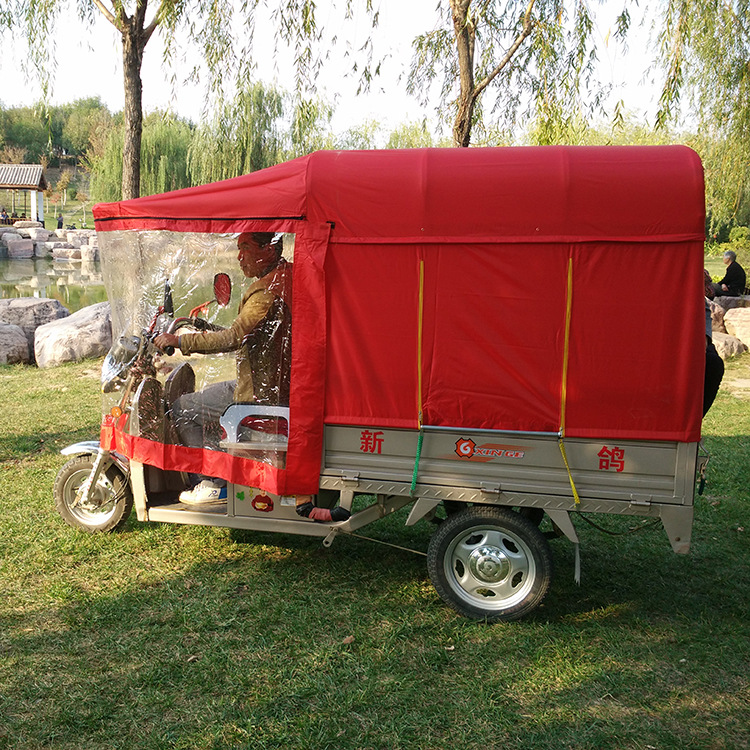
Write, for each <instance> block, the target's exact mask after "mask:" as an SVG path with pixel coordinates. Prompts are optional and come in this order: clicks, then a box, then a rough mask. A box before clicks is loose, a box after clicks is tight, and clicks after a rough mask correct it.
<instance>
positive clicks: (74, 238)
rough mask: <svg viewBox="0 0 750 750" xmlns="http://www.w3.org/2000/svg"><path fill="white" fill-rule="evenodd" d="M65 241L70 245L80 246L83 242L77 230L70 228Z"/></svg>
mask: <svg viewBox="0 0 750 750" xmlns="http://www.w3.org/2000/svg"><path fill="white" fill-rule="evenodd" d="M67 242H68V244H69V245H70V246H71V247H80V246H81V245H82V244H83V242H84V241H83V237H81V235H80V234H78V232H74V231H73V230H71V231H70V232H68V236H67Z"/></svg>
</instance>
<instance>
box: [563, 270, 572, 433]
mask: <svg viewBox="0 0 750 750" xmlns="http://www.w3.org/2000/svg"><path fill="white" fill-rule="evenodd" d="M572 310H573V258H568V290H567V293H566V298H565V339H564V342H563V368H562V385H561V387H560V435H561V436H562V437H565V410H566V408H567V401H568V358H569V356H570V319H571V317H572Z"/></svg>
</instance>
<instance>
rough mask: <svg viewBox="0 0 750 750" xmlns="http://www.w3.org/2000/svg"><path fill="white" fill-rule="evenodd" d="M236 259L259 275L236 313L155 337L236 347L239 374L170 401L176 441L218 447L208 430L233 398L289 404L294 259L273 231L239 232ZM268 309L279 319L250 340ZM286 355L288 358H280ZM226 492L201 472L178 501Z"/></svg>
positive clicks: (198, 347)
mask: <svg viewBox="0 0 750 750" xmlns="http://www.w3.org/2000/svg"><path fill="white" fill-rule="evenodd" d="M237 248H238V251H239V252H238V254H237V260H238V261H239V264H240V268H241V269H242V272H243V273H244V274H245V276H246V277H247V278H255V279H257V280H256V281H255V282H253V283H252V284H251V285H250V287H249V288H248V289H247V291H246V292H245V293H244V295H243V296H242V302H241V303H240V310H239V315H238V316H237V318H236V319H235V320H234V322H233V323H232V325H231V326H230V327H229V328H227V329H224V330H220V331H205V332H201V333H182V334H180V335H179V336H177V335H175V334H172V333H162V334H160V335H159V336H157V337H156V339H155V340H154V343H155V344H156V346H157V347H159V348H160V349H165V348H166V347H170V346H171V347H175V348H178V349H180V351H181V352H182V353H183V354H193V353H201V354H209V353H216V352H229V351H236V352H237V379H236V380H231V381H225V382H221V383H214V384H213V385H209V386H207V387H206V388H204V389H203V390H202V391H198V392H197V393H186V394H184V395H183V396H181V397H180V398H179V399H177V401H175V403H174V405H173V407H172V413H173V417H174V424H175V427H176V429H177V434H178V435H179V437H180V442H182V443H183V444H184V445H191V446H196V447H201V446H203V445H204V443H208V444H209V445H211V444H213V447H214V448H216V447H218V444H217V441H216V440H215V439H213V438H212V437H211V433H212V432H213V430H214V428H215V427H216V426H217V425H218V420H219V417H220V416H221V415H222V413H223V412H224V410H225V409H226V407H227V406H228V405H229V404H231V403H232V402H234V401H238V402H248V401H253V402H256V403H266V404H270V403H272V404H274V405H288V403H289V365H290V360H289V356H288V355H289V343H290V337H289V334H290V326H289V323H290V314H289V308H290V306H291V282H292V264H291V263H287V262H286V260H284V258H282V257H281V253H282V251H283V240H282V236H281V235H274V233H273V232H243V233H242V234H241V235H240V236H239V237H238V238H237ZM269 314H270V315H275V316H276V317H277V318H278V319H279V320H280V321H281V323H282V325H281V326H280V327H279V326H276V327H275V330H276V331H277V332H278V331H280V332H281V335H277V336H275V337H274V340H273V341H272V342H271V344H270V346H269V345H268V344H269V342H268V341H266V342H265V343H266V346H261V347H258V346H253V345H252V344H250V343H249V339H251V338H252V334H253V333H254V332H256V329H258V328H261V327H262V326H261V324H262V323H263V322H264V321H267V320H268V318H269ZM284 360H286V361H284ZM225 497H226V482H224V481H223V480H217V479H209V478H204V479H203V480H202V481H200V482H199V483H198V484H197V485H196V486H195V487H194V488H193V489H192V490H186V491H185V492H183V493H182V494H181V495H180V501H181V502H187V503H191V502H192V503H203V502H210V501H212V500H219V499H223V498H225Z"/></svg>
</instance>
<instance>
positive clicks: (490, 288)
mask: <svg viewBox="0 0 750 750" xmlns="http://www.w3.org/2000/svg"><path fill="white" fill-rule="evenodd" d="M703 200H704V199H703V178H702V169H701V166H700V161H699V160H698V158H697V156H696V155H695V154H694V152H692V151H690V150H689V149H686V148H682V147H623V148H610V147H607V148H593V147H592V148H570V147H548V148H521V149H456V150H453V149H445V150H442V149H434V150H433V149H422V150H410V151H389V152H318V153H315V154H311V155H310V156H307V157H303V158H301V159H297V160H294V161H292V162H288V163H286V164H280V165H278V166H276V167H271V168H269V169H266V170H262V171H260V172H257V173H254V174H250V175H246V176H244V177H240V178H236V179H234V180H228V181H225V182H221V183H216V184H214V185H209V186H203V187H200V188H191V189H188V190H182V191H176V192H174V193H166V194H163V195H157V196H149V197H145V198H139V199H136V200H132V201H123V202H120V203H112V204H101V205H99V206H96V207H95V208H94V216H95V220H96V227H97V231H98V233H99V242H100V248H101V255H102V272H103V275H104V278H105V284H106V285H107V289H108V294H109V298H110V301H111V304H112V319H113V332H114V341H115V343H114V346H113V347H112V351H111V352H110V354H109V355H108V356H107V358H106V359H105V362H104V367H103V371H102V390H103V393H104V400H105V407H104V410H103V411H104V417H103V421H102V430H101V435H100V441H99V442H98V443H97V442H90V443H79V444H76V445H73V446H70V447H69V448H66V449H65V450H64V451H63V453H65V454H66V455H69V456H71V458H70V460H69V461H68V462H67V463H66V464H65V466H63V468H62V469H61V470H60V473H59V474H58V477H57V479H56V482H55V501H56V504H57V508H58V510H59V511H60V514H61V515H62V517H63V518H64V519H65V520H66V521H67V522H68V523H70V524H72V525H74V526H76V527H79V528H82V529H84V530H87V531H112V530H114V529H116V528H119V527H121V526H122V524H123V523H124V522H125V520H126V519H127V517H128V515H129V513H130V511H131V508H132V507H133V506H134V507H135V510H136V513H137V517H138V519H139V520H141V521H160V522H169V523H184V524H205V525H210V526H224V527H231V528H242V529H251V530H260V531H272V532H279V533H290V534H303V535H309V536H316V537H320V538H322V540H323V544H324V545H326V546H330V545H331V544H332V543H333V541H334V540H335V539H336V537H337V536H339V535H341V534H352V533H354V532H355V531H357V530H358V529H360V528H362V527H363V526H365V525H366V524H369V523H372V522H374V521H377V520H379V519H381V518H383V517H385V516H387V515H389V514H391V513H392V512H394V511H396V510H398V509H400V508H403V507H404V506H408V505H410V506H411V510H410V512H409V514H408V517H407V519H406V523H407V524H415V523H418V522H424V521H436V523H435V531H434V533H433V534H432V536H431V540H430V543H429V547H428V550H427V568H428V571H429V575H430V578H431V580H432V582H433V584H434V586H435V588H436V590H437V592H438V594H439V595H440V596H441V598H442V599H443V600H444V601H445V602H446V603H447V604H449V605H450V606H452V607H453V608H455V609H456V610H457V611H459V612H460V613H462V614H464V615H466V616H469V617H473V618H477V619H485V620H488V621H496V620H512V619H517V618H519V617H522V616H525V615H527V614H529V613H530V612H531V611H532V610H534V608H535V607H537V606H538V605H539V603H540V602H541V601H542V599H543V598H544V596H545V594H546V593H547V591H548V588H549V586H550V581H551V574H552V555H551V551H550V546H549V542H548V539H547V534H545V533H543V532H542V531H541V530H540V522H541V520H542V518H544V517H545V516H546V517H548V518H549V519H550V521H551V522H552V528H553V530H554V533H556V534H558V535H560V536H564V537H566V538H567V539H568V540H570V541H571V542H573V543H574V544H575V545H576V550H577V549H578V543H579V539H578V534H577V532H576V524H575V520H576V519H577V518H579V517H580V516H581V514H594V513H608V514H618V515H630V516H643V517H651V518H654V519H658V520H660V521H661V523H662V524H663V526H664V529H665V530H666V533H667V536H668V538H669V540H670V542H671V545H672V548H673V550H674V551H675V552H678V553H686V552H687V551H688V550H689V545H690V536H691V528H692V520H693V495H694V488H695V481H696V476H697V473H698V472H700V470H701V469H702V467H703V465H704V459H702V458H701V457H699V455H698V445H699V440H700V422H701V394H702V387H703V381H702V378H703V360H704V348H705V347H704V341H703V303H702V299H701V298H702V293H701V289H702V277H703V232H704V229H703V222H704V203H703ZM242 232H274V233H277V234H278V235H279V236H283V247H284V256H285V258H286V259H287V261H288V262H289V263H290V264H291V265H293V268H294V272H293V294H290V297H289V299H287V300H286V304H288V307H289V310H290V311H291V321H292V322H291V332H290V333H289V336H290V341H289V346H288V347H287V349H286V350H285V351H287V352H288V357H287V360H286V361H285V362H284V363H281V364H280V365H279V367H280V369H284V370H285V373H286V375H285V377H286V376H289V377H290V383H291V386H290V390H289V394H288V397H285V398H283V399H282V398H275V399H274V398H252V399H249V400H245V401H233V402H232V403H229V404H228V405H227V407H226V409H225V410H224V411H223V413H222V414H221V415H220V417H219V418H218V419H217V420H216V422H215V424H212V425H210V427H207V428H206V431H205V434H204V440H203V441H202V444H201V445H195V444H192V445H191V444H186V443H185V441H184V440H182V439H181V438H180V435H179V430H178V429H176V425H175V419H174V414H175V404H176V403H178V401H179V399H180V398H182V397H183V396H184V395H185V394H189V393H191V392H201V391H202V389H205V388H206V387H207V386H209V385H210V384H212V383H216V382H224V381H229V380H231V379H232V378H233V377H234V371H233V368H234V364H235V360H236V359H237V357H238V356H241V354H242V347H244V346H248V345H251V344H250V343H249V342H246V341H243V342H242V346H241V347H239V351H233V352H230V353H226V352H210V353H203V354H193V355H191V356H190V357H184V356H181V355H175V356H165V353H162V352H159V351H158V350H157V348H156V347H155V345H154V343H153V342H154V339H155V338H156V336H157V335H158V334H159V333H162V332H164V331H169V332H181V331H193V332H200V331H209V330H216V329H219V328H221V327H227V326H230V325H232V318H233V316H234V315H235V314H236V311H233V310H232V309H231V307H230V305H229V304H228V303H229V301H230V297H231V283H230V280H229V276H230V275H232V274H235V273H236V263H235V261H234V254H235V251H236V242H237V237H238V235H239V234H240V233H242ZM217 271H218V272H219V273H218V275H216V272H217ZM643 278H647V279H648V280H649V286H650V287H652V288H654V289H658V290H659V296H660V304H661V306H662V309H663V311H665V312H664V313H663V314H661V315H660V316H659V317H658V318H657V319H655V318H654V317H653V315H652V312H651V309H652V308H651V303H650V302H649V301H648V299H647V298H644V295H643V283H642V279H643ZM165 279H167V282H166V284H165ZM212 282H213V295H210V294H209V293H208V289H209V287H210V286H211V284H212ZM235 289H236V285H235ZM208 297H211V298H212V303H211V304H208V303H202V302H201V301H202V300H205V299H206V298H208ZM175 313H179V314H175ZM265 335H270V334H268V332H266V333H264V334H263V335H260V336H258V337H256V339H257V338H260V339H262V338H263V336H265ZM256 343H257V342H256ZM252 345H255V343H253V344H252ZM279 377H282V374H281V373H279ZM259 392H260V391H258V390H256V393H259ZM195 475H201V476H210V477H217V478H221V479H223V480H225V481H226V483H227V484H226V487H227V492H226V498H225V499H222V500H221V501H219V502H211V503H207V504H205V505H194V504H192V505H188V504H186V503H185V502H181V501H180V497H181V493H183V492H184V490H185V489H186V488H187V487H189V486H190V483H191V481H193V477H194V476H195ZM355 498H357V502H356V503H355ZM301 502H310V503H312V504H313V505H317V506H319V507H327V508H331V507H333V506H336V505H338V506H340V507H342V508H344V509H345V510H347V511H349V512H351V516H350V517H349V518H347V519H346V520H344V521H340V522H330V523H317V522H313V521H311V520H309V519H308V518H304V517H301V516H300V515H299V514H298V513H297V507H298V506H299V505H300V503H301ZM437 521H439V523H437Z"/></svg>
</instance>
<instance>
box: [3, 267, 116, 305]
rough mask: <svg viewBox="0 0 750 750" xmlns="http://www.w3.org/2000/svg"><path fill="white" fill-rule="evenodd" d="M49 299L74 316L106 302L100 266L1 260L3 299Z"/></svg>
mask: <svg viewBox="0 0 750 750" xmlns="http://www.w3.org/2000/svg"><path fill="white" fill-rule="evenodd" d="M13 297H48V298H49V299H56V300H59V301H60V303H61V304H62V305H63V306H64V307H66V308H67V309H68V311H69V312H71V313H74V312H77V311H78V310H80V309H81V308H83V307H87V306H88V305H93V304H95V303H97V302H104V301H105V300H106V299H107V292H106V290H105V289H104V282H103V280H102V274H101V267H100V265H99V262H98V261H96V262H90V261H89V262H86V261H80V260H78V261H57V260H55V261H53V260H47V259H41V258H33V259H29V260H20V259H10V258H0V299H11V298H13Z"/></svg>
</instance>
